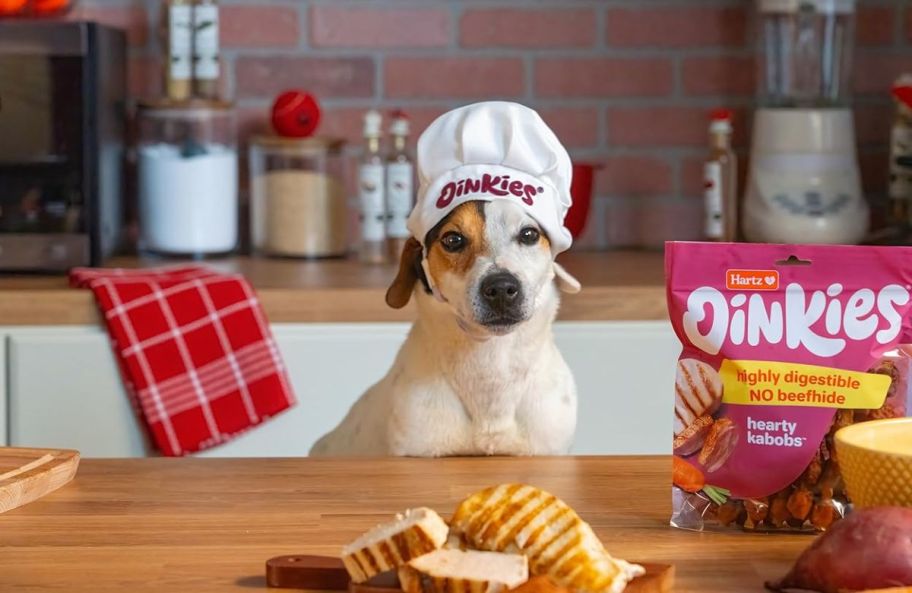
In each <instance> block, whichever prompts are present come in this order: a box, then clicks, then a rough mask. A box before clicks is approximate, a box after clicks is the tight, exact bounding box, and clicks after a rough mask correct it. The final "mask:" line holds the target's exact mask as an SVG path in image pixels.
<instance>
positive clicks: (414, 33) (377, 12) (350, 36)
mask: <svg viewBox="0 0 912 593" xmlns="http://www.w3.org/2000/svg"><path fill="white" fill-rule="evenodd" d="M450 29H451V27H450V13H449V12H448V11H447V10H445V9H443V8H399V9H392V8H390V9H383V8H381V9H376V8H362V7H338V6H328V5H316V6H313V7H312V8H311V9H310V44H311V45H313V46H314V47H369V48H377V47H441V46H446V45H448V44H449V42H450Z"/></svg>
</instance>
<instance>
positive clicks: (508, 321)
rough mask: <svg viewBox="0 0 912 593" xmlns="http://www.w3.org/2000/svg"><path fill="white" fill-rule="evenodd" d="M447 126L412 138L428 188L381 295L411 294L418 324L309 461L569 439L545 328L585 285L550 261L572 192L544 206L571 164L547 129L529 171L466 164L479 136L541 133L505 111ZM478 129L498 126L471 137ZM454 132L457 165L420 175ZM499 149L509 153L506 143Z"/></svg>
mask: <svg viewBox="0 0 912 593" xmlns="http://www.w3.org/2000/svg"><path fill="white" fill-rule="evenodd" d="M473 109H475V110H476V111H472V110H473ZM479 109H480V115H481V116H483V117H482V118H481V119H480V120H479V119H478V116H479V111H477V110H479ZM465 110H468V112H465ZM460 111H462V113H459V112H460ZM492 112H493V114H494V116H495V117H492ZM530 113H531V114H532V115H530ZM452 114H454V112H450V114H446V115H444V116H442V117H441V119H444V118H446V117H447V116H451V115H452ZM473 116H474V118H475V119H473ZM497 116H499V117H500V119H499V120H498V117H497ZM453 117H457V119H459V120H460V121H459V123H460V125H459V126H457V127H456V128H453V127H452V126H450V127H449V128H447V127H446V126H445V125H443V124H440V120H438V122H435V124H432V126H431V128H429V129H428V131H427V132H425V134H424V135H423V136H422V139H421V140H420V141H419V150H418V152H419V174H420V175H421V177H422V190H424V191H421V192H419V201H418V204H417V205H416V209H415V210H414V211H413V212H412V215H411V217H410V220H409V223H410V229H411V230H412V231H413V235H414V237H413V238H412V239H410V240H409V242H408V244H407V245H406V248H405V249H404V251H403V253H402V257H401V261H400V266H399V272H398V274H397V276H396V278H395V280H394V281H393V283H392V285H391V286H390V287H389V290H388V292H387V295H386V301H387V303H388V304H389V305H390V306H391V307H394V308H400V307H404V306H405V305H406V304H407V303H408V302H409V300H410V299H411V297H412V295H413V294H414V295H415V300H416V306H417V312H418V317H417V320H416V322H415V323H414V325H413V326H412V328H411V331H410V332H409V335H408V338H407V339H406V341H405V343H404V344H403V346H402V348H401V349H400V351H399V353H398V356H397V357H396V360H395V362H394V363H393V366H392V368H391V369H390V371H389V372H388V373H387V375H386V376H385V377H383V379H381V380H380V381H379V382H378V383H376V384H374V385H373V386H372V387H371V388H370V389H368V390H367V392H366V393H364V395H362V396H361V398H360V399H359V400H358V401H357V402H356V403H355V404H354V405H353V406H352V408H351V410H350V411H349V412H348V414H347V415H346V417H345V418H344V419H343V420H342V422H341V424H340V425H339V426H338V427H337V428H336V429H335V430H333V431H332V432H330V433H329V434H327V435H325V436H324V437H323V438H321V439H320V440H319V441H318V442H317V443H316V444H315V445H314V447H313V449H312V450H311V455H358V456H364V455H400V456H425V457H432V456H433V457H437V456H451V455H551V454H565V453H567V452H568V450H569V448H570V446H571V444H572V441H573V435H574V431H575V428H576V411H577V403H576V386H575V383H574V380H573V376H572V374H571V372H570V369H569V368H568V367H567V364H566V363H565V362H564V359H563V357H562V356H561V354H560V352H559V351H558V349H557V346H556V345H555V343H554V339H553V335H552V329H551V326H552V322H553V321H554V318H555V315H556V313H557V309H558V305H559V300H560V297H559V292H558V290H559V289H560V290H564V291H567V292H577V291H579V289H580V286H579V283H578V282H577V281H576V280H575V279H574V278H573V277H572V276H570V275H569V274H568V273H567V272H566V271H565V270H563V268H561V266H560V265H559V264H557V263H556V262H555V261H554V255H555V253H556V252H557V251H560V250H562V249H565V248H566V247H567V246H569V233H567V232H566V229H564V228H563V224H562V223H563V215H564V214H565V213H566V208H567V207H569V195H566V196H561V197H560V202H559V203H558V204H557V205H555V204H554V203H553V202H552V203H551V204H550V206H549V205H548V204H543V202H545V201H546V200H548V199H552V200H554V199H555V197H554V196H548V195H547V194H548V193H549V192H552V193H555V194H557V193H558V192H560V191H564V192H569V157H568V156H567V155H566V152H564V151H563V148H562V147H561V146H560V144H559V143H557V141H556V138H552V137H553V134H552V135H551V136H552V137H548V138H547V140H548V141H549V142H548V143H546V144H547V148H549V149H550V152H549V151H548V150H546V149H545V148H542V143H541V142H540V141H539V143H538V144H537V146H538V147H539V150H538V153H546V154H538V153H536V154H538V157H536V158H537V159H538V160H537V162H533V163H532V164H531V165H530V164H529V162H528V161H529V160H530V159H529V158H528V157H521V158H519V157H515V158H513V159H512V160H511V159H510V158H509V155H508V157H507V158H503V157H501V158H500V159H499V162H498V163H495V164H494V165H493V166H487V165H485V163H484V162H483V161H482V162H481V163H479V162H477V161H478V160H479V159H474V160H475V161H476V162H471V161H472V158H471V154H470V153H471V151H470V150H468V148H469V146H470V145H471V144H472V142H471V141H472V139H477V138H478V137H479V136H481V137H484V136H485V134H494V135H495V137H496V139H503V138H510V140H511V141H512V142H518V141H523V139H522V137H521V136H522V134H521V133H519V132H518V131H517V130H519V129H520V128H521V127H523V126H524V127H525V128H526V133H527V134H538V135H540V134H546V135H547V134H550V130H548V129H547V128H546V127H545V128H544V130H545V131H542V129H540V128H541V126H544V123H543V122H541V120H540V119H539V118H538V116H537V114H535V112H533V111H531V110H528V109H527V108H525V107H522V106H517V105H516V104H512V103H499V102H497V103H484V104H478V105H475V106H469V107H468V108H462V110H457V112H456V114H455V115H453ZM492 120H493V122H492ZM529 120H531V122H532V124H534V125H532V126H530V125H529ZM473 122H474V123H475V126H478V125H483V126H486V127H489V128H490V127H493V128H494V129H493V130H485V131H478V130H477V129H476V130H475V131H473ZM445 123H446V122H444V124H445ZM497 123H502V124H503V125H502V126H501V127H503V126H506V127H507V128H508V129H506V130H504V129H498V128H497ZM435 126H437V128H436V130H435V129H434V127H435ZM441 127H443V128H444V130H443V131H441ZM453 129H456V130H457V132H456V133H457V134H458V135H459V140H458V142H457V144H459V148H458V149H457V151H458V152H459V155H458V156H457V157H454V158H456V160H457V162H456V163H455V165H456V166H455V167H454V166H453V163H445V164H443V165H442V166H441V167H440V168H441V170H443V171H446V173H447V174H446V175H443V176H441V175H435V174H434V172H433V171H432V170H431V169H432V167H429V166H427V165H425V166H422V162H421V156H422V154H424V155H425V156H426V155H427V154H428V148H427V144H426V143H427V142H430V141H432V140H437V141H439V139H440V138H439V136H440V135H441V133H443V134H446V133H448V131H451V130H453ZM466 136H468V137H466ZM533 140H535V138H533ZM539 140H540V139H539ZM526 142H528V140H526ZM422 143H425V146H424V150H422ZM500 144H501V148H502V149H504V150H505V151H507V152H509V151H508V147H509V144H510V143H509V142H506V143H504V142H501V143H500ZM555 152H556V153H557V158H554V154H553V153H555ZM486 156H487V158H490V155H486ZM536 158H533V159H531V160H533V161H536ZM549 158H550V164H549ZM466 159H469V161H470V162H469V163H468V166H469V167H471V168H470V169H469V170H468V171H467V170H466V167H465V165H466V163H465V160H466ZM523 159H525V160H523ZM555 163H556V165H555ZM518 165H525V166H518ZM479 167H480V168H479ZM453 169H456V172H455V174H450V173H452V170H453ZM530 169H531V171H530ZM473 175H474V176H475V177H474V178H475V179H476V180H477V183H473V181H472V179H473ZM441 177H442V178H441ZM563 177H566V179H564V178H563ZM517 180H520V181H521V182H522V183H521V184H520V185H511V184H513V183H516V182H517ZM511 187H512V190H515V191H511ZM502 191H503V192H506V195H505V194H504V193H502ZM422 195H423V196H425V199H422V197H421V196H422ZM530 197H531V198H532V200H531V201H533V202H536V203H537V204H538V205H539V209H538V210H536V209H533V208H530V206H531V204H530V203H529V202H530V200H529V199H528V198H530ZM475 198H477V199H475ZM447 200H449V201H447ZM555 218H557V223H555ZM431 222H433V225H432V226H431ZM422 231H426V232H422ZM416 237H420V240H419V239H417V238H416ZM555 243H557V244H558V248H557V249H556V248H555Z"/></svg>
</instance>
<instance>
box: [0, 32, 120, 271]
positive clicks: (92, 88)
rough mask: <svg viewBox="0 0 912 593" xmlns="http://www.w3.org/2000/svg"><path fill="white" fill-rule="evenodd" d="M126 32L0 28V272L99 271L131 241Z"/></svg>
mask: <svg viewBox="0 0 912 593" xmlns="http://www.w3.org/2000/svg"><path fill="white" fill-rule="evenodd" d="M125 39H126V38H125V36H124V32H123V31H121V30H119V29H113V28H110V27H105V26H102V25H99V24H97V23H89V22H62V21H38V20H28V21H9V22H6V21H0V270H3V271H7V270H10V271H12V270H22V271H54V272H64V271H66V270H68V269H69V268H71V267H73V266H79V265H93V266H97V265H101V263H102V261H103V260H104V259H105V258H107V257H108V256H109V255H112V254H113V253H114V252H115V251H116V250H117V248H118V247H120V243H121V239H122V238H123V229H124V222H123V219H124V217H123V201H124V200H123V195H124V184H123V179H124V175H123V164H122V163H123V156H124V146H125V142H126V110H125V108H124V104H125V103H126V87H127V84H126V40H125Z"/></svg>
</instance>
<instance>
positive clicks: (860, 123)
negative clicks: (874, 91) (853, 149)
mask: <svg viewBox="0 0 912 593" xmlns="http://www.w3.org/2000/svg"><path fill="white" fill-rule="evenodd" d="M854 111H855V137H856V141H857V142H858V144H882V145H886V144H887V143H888V142H889V141H890V129H891V127H892V126H893V112H894V110H893V107H892V106H891V105H890V104H889V103H884V104H880V105H856V106H855V109H854Z"/></svg>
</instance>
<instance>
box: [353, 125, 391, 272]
mask: <svg viewBox="0 0 912 593" xmlns="http://www.w3.org/2000/svg"><path fill="white" fill-rule="evenodd" d="M382 121H383V117H382V116H381V115H380V113H379V112H378V111H376V110H374V109H371V110H370V111H368V112H367V113H366V114H365V115H364V134H363V135H364V155H363V156H362V157H361V162H360V164H359V165H358V205H359V207H360V209H361V246H360V250H359V254H360V259H361V261H363V262H365V263H371V264H382V263H385V262H386V259H387V258H386V201H385V199H384V195H383V194H384V193H385V191H384V190H385V189H386V187H385V184H384V174H383V173H384V170H383V169H384V166H383V157H382V156H381V154H380V135H381V133H382V132H381V131H380V126H381V123H382Z"/></svg>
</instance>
